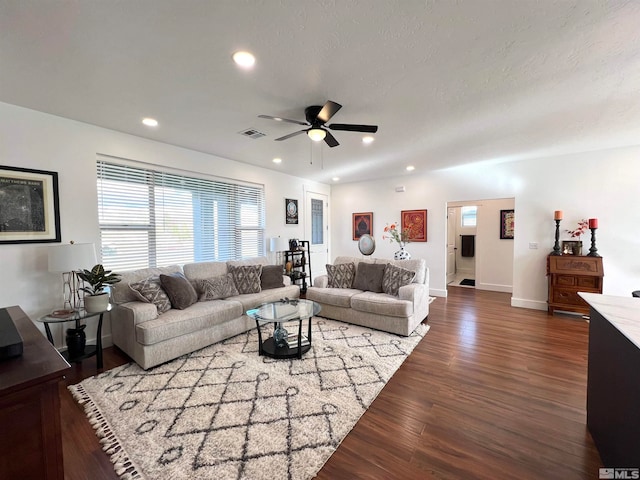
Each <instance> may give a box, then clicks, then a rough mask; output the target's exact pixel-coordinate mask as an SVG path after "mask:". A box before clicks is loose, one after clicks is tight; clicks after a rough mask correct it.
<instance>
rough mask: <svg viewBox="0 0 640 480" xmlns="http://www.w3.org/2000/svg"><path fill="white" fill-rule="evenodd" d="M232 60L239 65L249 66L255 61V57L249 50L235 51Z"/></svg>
mask: <svg viewBox="0 0 640 480" xmlns="http://www.w3.org/2000/svg"><path fill="white" fill-rule="evenodd" d="M233 61H234V62H236V64H237V65H238V66H239V67H242V68H251V67H253V65H254V64H255V63H256V57H254V56H253V55H252V54H251V53H249V52H236V53H234V54H233Z"/></svg>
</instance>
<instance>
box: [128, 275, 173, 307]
mask: <svg viewBox="0 0 640 480" xmlns="http://www.w3.org/2000/svg"><path fill="white" fill-rule="evenodd" d="M129 288H130V289H131V291H132V292H133V294H134V295H135V296H136V298H137V299H138V300H140V301H141V302H146V303H153V304H154V305H155V306H156V308H157V309H158V313H159V314H162V313H164V312H166V311H167V310H171V301H170V300H169V297H168V296H167V293H166V292H165V291H164V290H163V289H162V285H161V284H160V277H149V278H145V279H144V280H141V281H139V282H135V283H132V284H130V285H129Z"/></svg>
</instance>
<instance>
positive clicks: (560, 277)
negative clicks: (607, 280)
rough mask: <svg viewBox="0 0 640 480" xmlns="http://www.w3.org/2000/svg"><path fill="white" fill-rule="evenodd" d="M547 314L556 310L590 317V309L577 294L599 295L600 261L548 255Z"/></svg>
mask: <svg viewBox="0 0 640 480" xmlns="http://www.w3.org/2000/svg"><path fill="white" fill-rule="evenodd" d="M547 277H548V280H549V301H548V304H549V307H548V311H549V314H553V312H554V311H555V310H562V311H565V312H575V313H581V314H583V315H588V314H589V305H587V303H586V302H585V301H584V300H583V299H582V298H580V296H579V295H578V292H587V293H602V278H603V277H604V272H603V270H602V257H587V256H578V255H549V256H548V257H547Z"/></svg>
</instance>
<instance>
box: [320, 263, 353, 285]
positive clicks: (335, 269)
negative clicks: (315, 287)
mask: <svg viewBox="0 0 640 480" xmlns="http://www.w3.org/2000/svg"><path fill="white" fill-rule="evenodd" d="M355 275H356V266H355V264H353V263H339V264H337V265H329V264H327V276H328V277H329V280H328V282H327V287H329V288H351V286H352V285H353V277H355Z"/></svg>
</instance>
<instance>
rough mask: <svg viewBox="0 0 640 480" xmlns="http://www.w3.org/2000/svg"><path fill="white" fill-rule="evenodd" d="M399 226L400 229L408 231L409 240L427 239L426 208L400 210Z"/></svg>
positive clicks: (424, 240) (419, 240) (423, 240)
mask: <svg viewBox="0 0 640 480" xmlns="http://www.w3.org/2000/svg"><path fill="white" fill-rule="evenodd" d="M400 223H401V225H400V227H401V229H402V231H403V232H404V231H405V230H408V231H409V240H411V241H412V242H426V241H427V211H426V210H402V211H401V212H400Z"/></svg>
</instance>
